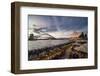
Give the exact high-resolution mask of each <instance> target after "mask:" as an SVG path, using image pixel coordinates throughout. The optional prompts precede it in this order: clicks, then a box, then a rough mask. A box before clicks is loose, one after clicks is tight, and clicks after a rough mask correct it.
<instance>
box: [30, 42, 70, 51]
mask: <svg viewBox="0 0 100 76" xmlns="http://www.w3.org/2000/svg"><path fill="white" fill-rule="evenodd" d="M68 42H69V40H34V41H28V50H34V49H39V48H44V47H51V46H55V45H59V44H64V43H68Z"/></svg>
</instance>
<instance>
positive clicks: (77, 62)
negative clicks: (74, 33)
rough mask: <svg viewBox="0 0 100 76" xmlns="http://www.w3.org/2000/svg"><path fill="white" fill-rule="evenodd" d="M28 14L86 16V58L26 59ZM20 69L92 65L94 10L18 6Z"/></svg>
mask: <svg viewBox="0 0 100 76" xmlns="http://www.w3.org/2000/svg"><path fill="white" fill-rule="evenodd" d="M28 14H35V15H56V16H57V15H58V16H78V17H79V16H80V17H88V59H64V60H43V61H28V58H27V57H28V41H27V40H28V39H27V37H28V36H27V35H28V34H27V31H28V30H27V29H28V20H27V19H28V18H27V17H28ZM20 17H21V19H20V31H21V32H20V33H21V34H20V44H21V45H20V47H21V48H20V69H21V70H25V69H42V68H59V67H75V66H77V67H78V66H92V65H94V11H88V10H87V11H86V10H85V11H84V10H76V9H75V10H73V9H57V8H56V9H55V8H41V7H21V8H20Z"/></svg>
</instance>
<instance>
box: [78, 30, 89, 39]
mask: <svg viewBox="0 0 100 76" xmlns="http://www.w3.org/2000/svg"><path fill="white" fill-rule="evenodd" d="M79 38H81V39H85V40H87V39H88V37H87V34H84V33H83V32H82V33H81V35H80V36H79Z"/></svg>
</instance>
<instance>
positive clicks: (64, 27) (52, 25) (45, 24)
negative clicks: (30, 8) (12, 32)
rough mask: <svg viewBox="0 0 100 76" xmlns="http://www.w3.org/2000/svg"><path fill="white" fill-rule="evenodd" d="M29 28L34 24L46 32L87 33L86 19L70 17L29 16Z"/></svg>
mask: <svg viewBox="0 0 100 76" xmlns="http://www.w3.org/2000/svg"><path fill="white" fill-rule="evenodd" d="M28 23H29V28H32V27H34V26H33V25H34V24H35V25H36V26H37V27H39V28H45V30H46V31H47V32H55V31H79V32H82V31H83V32H87V29H88V18H87V17H73V16H72V17H71V16H43V15H29V16H28Z"/></svg>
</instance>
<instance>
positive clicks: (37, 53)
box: [11, 2, 97, 74]
mask: <svg viewBox="0 0 100 76" xmlns="http://www.w3.org/2000/svg"><path fill="white" fill-rule="evenodd" d="M96 68H97V7H94V6H77V5H61V4H45V3H27V2H13V3H12V4H11V72H12V73H15V74H22V73H39V72H55V71H72V70H86V69H96Z"/></svg>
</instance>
